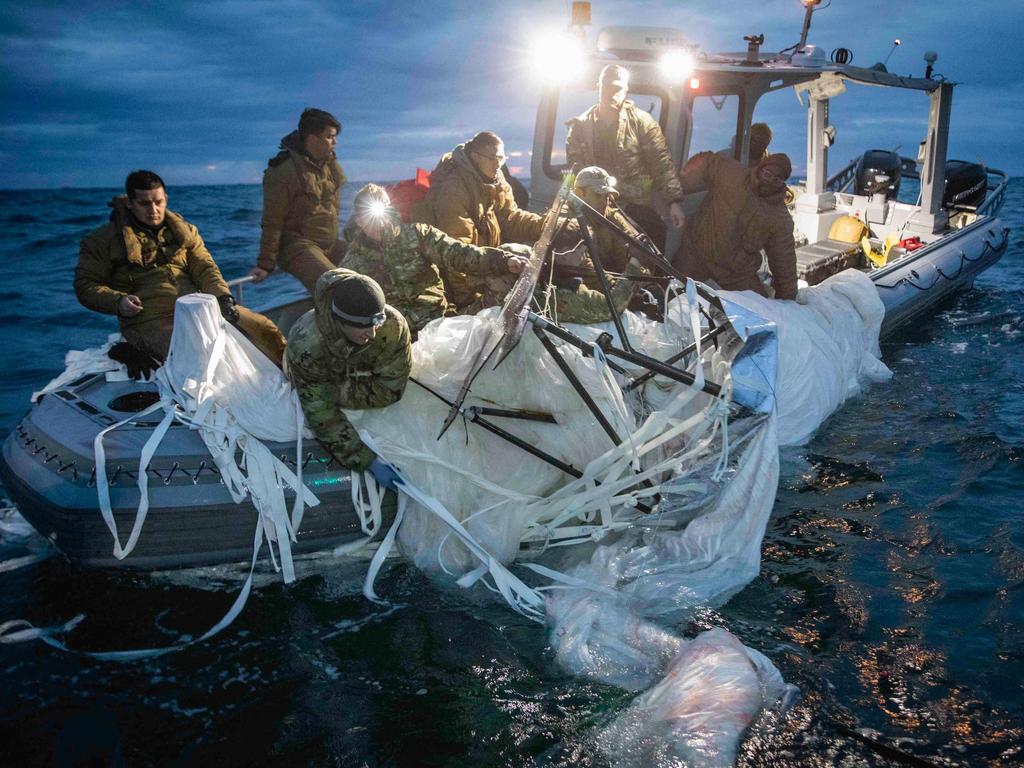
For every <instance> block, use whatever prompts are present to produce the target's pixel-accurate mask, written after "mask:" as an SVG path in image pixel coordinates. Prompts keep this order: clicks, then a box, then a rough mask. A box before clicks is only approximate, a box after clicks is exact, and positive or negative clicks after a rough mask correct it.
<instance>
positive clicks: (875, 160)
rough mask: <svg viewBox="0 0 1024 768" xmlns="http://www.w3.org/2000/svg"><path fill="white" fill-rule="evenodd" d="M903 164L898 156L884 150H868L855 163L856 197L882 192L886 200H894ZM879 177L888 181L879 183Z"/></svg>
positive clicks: (898, 187) (898, 189)
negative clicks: (883, 177)
mask: <svg viewBox="0 0 1024 768" xmlns="http://www.w3.org/2000/svg"><path fill="white" fill-rule="evenodd" d="M902 170H903V163H902V162H901V161H900V156H899V155H897V154H896V153H895V152H890V151H888V150H886V149H869V150H868V151H867V152H865V153H864V154H863V155H861V156H860V160H858V161H857V188H856V193H857V194H858V195H867V196H868V197H870V196H871V195H873V194H875V193H876V192H883V193H884V194H885V197H886V199H889V200H895V199H896V194H897V193H898V192H899V191H900V174H901V172H902ZM879 176H886V177H887V178H888V181H885V182H879V181H878V178H877V177H879Z"/></svg>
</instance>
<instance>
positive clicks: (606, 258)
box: [585, 206, 640, 287]
mask: <svg viewBox="0 0 1024 768" xmlns="http://www.w3.org/2000/svg"><path fill="white" fill-rule="evenodd" d="M585 215H586V217H587V223H588V224H589V225H590V233H591V235H593V237H594V244H595V245H596V246H597V249H598V252H599V253H600V254H601V264H602V265H603V266H604V268H605V269H608V270H611V271H612V272H622V271H623V270H624V269H625V268H626V265H627V264H628V263H629V259H630V257H632V256H633V255H634V254H635V253H636V252H638V251H639V250H640V249H639V248H637V247H636V246H635V245H633V244H632V243H628V242H626V241H625V240H624V239H622V238H621V237H619V236H618V235H616V234H615V233H614V232H612V230H611V229H610V228H609V227H608V226H607V225H606V224H604V223H603V222H601V221H598V220H597V217H596V216H594V215H593V214H591V213H589V212H588V213H586V214H585ZM607 218H608V219H609V220H610V221H612V222H614V223H615V224H618V225H619V227H620V228H621V229H624V230H625V231H626V232H628V233H629V234H630V235H632V236H633V237H639V235H640V233H639V232H637V230H636V227H634V226H633V225H632V224H630V223H629V221H628V220H627V219H626V217H625V216H624V215H623V214H622V211H620V210H619V209H618V208H616V207H614V206H612V207H611V208H610V209H609V211H608V216H607ZM586 266H587V268H588V269H590V268H592V265H586ZM587 283H588V285H594V283H592V282H591V281H590V280H588V281H587ZM595 287H596V286H595Z"/></svg>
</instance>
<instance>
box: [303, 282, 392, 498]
mask: <svg viewBox="0 0 1024 768" xmlns="http://www.w3.org/2000/svg"><path fill="white" fill-rule="evenodd" d="M313 307H314V308H313V309H311V310H310V311H309V312H307V313H306V314H305V315H303V316H302V317H301V318H299V320H298V321H297V322H296V323H295V325H294V326H293V327H292V330H291V333H289V334H288V347H287V350H286V356H287V370H288V376H289V377H290V378H291V380H292V384H293V385H294V386H295V390H296V392H297V393H298V396H299V402H300V403H301V405H302V411H303V413H304V414H305V415H306V424H307V425H308V426H309V428H310V429H311V430H312V431H313V434H314V435H316V438H317V440H319V441H320V444H321V445H323V447H324V448H325V449H326V450H327V451H329V452H330V453H331V455H332V456H334V458H335V459H337V460H338V461H339V462H340V463H341V465H342V466H344V467H348V468H350V469H356V470H369V471H371V472H372V473H373V474H374V476H375V477H377V480H378V482H381V483H382V484H383V485H387V486H389V487H391V486H393V480H394V477H391V476H390V475H389V474H388V472H389V471H391V472H393V470H392V468H391V467H390V465H388V464H387V463H386V462H384V461H383V460H381V459H379V458H378V457H377V456H376V454H374V452H373V451H372V450H370V448H369V447H367V446H366V444H365V443H363V441H362V440H361V439H360V438H359V433H358V432H357V431H356V429H355V427H353V426H352V424H351V422H349V420H348V419H347V418H345V414H344V413H343V412H342V409H343V408H350V409H360V410H362V409H366V408H383V407H384V406H387V405H391V404H392V403H394V402H397V401H398V400H400V399H401V398H402V394H403V393H404V392H405V385H406V382H407V381H408V380H409V372H410V370H411V369H412V339H411V338H410V335H409V326H408V324H407V323H406V322H405V318H404V317H402V315H401V314H400V313H399V312H398V311H397V310H396V309H395V308H394V307H390V306H387V304H386V303H385V300H384V292H383V291H382V290H381V288H380V286H379V285H377V283H376V282H374V281H373V280H372V279H371V278H369V277H366V276H365V275H360V274H358V273H356V272H352V271H350V270H348V269H340V268H339V269H332V270H330V271H329V272H326V273H324V274H323V275H322V276H321V277H320V279H319V280H318V281H317V283H316V287H315V290H314V297H313ZM389 481H390V482H389Z"/></svg>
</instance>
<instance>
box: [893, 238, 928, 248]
mask: <svg viewBox="0 0 1024 768" xmlns="http://www.w3.org/2000/svg"><path fill="white" fill-rule="evenodd" d="M899 245H900V248H905V249H907V250H908V251H916V250H917V249H918V248H924V243H922V242H921V238H920V237H918V236H917V235H914V237H907V238H904V239H903V240H900V243H899Z"/></svg>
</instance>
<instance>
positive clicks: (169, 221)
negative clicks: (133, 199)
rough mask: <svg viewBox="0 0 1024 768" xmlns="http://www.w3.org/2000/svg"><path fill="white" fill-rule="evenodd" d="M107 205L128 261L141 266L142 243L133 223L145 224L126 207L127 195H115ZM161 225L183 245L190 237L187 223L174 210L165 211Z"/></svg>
mask: <svg viewBox="0 0 1024 768" xmlns="http://www.w3.org/2000/svg"><path fill="white" fill-rule="evenodd" d="M107 205H108V206H109V207H110V208H112V209H113V210H112V211H111V214H110V221H111V222H113V224H114V227H115V228H116V229H117V230H119V231H120V233H121V242H122V243H123V244H124V249H125V253H126V255H127V256H128V261H130V262H132V263H133V264H138V265H140V266H141V265H142V244H141V243H140V242H139V236H138V235H137V234H135V225H138V226H145V225H143V224H142V223H141V222H139V221H138V220H137V219H136V218H135V217H134V216H133V215H132V212H131V209H130V208H129V207H128V196H127V195H115V196H114V197H113V198H112V199H111V200H110V202H109V203H107ZM163 226H165V227H167V228H169V229H170V230H171V232H173V233H174V238H175V240H177V241H178V243H179V244H180V245H185V244H186V243H188V242H189V241H190V240H191V239H192V233H191V231H189V228H188V223H187V222H186V221H185V220H184V219H183V218H182V217H181V216H179V215H178V214H177V213H175V212H174V211H167V212H166V213H165V214H164V223H163Z"/></svg>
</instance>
